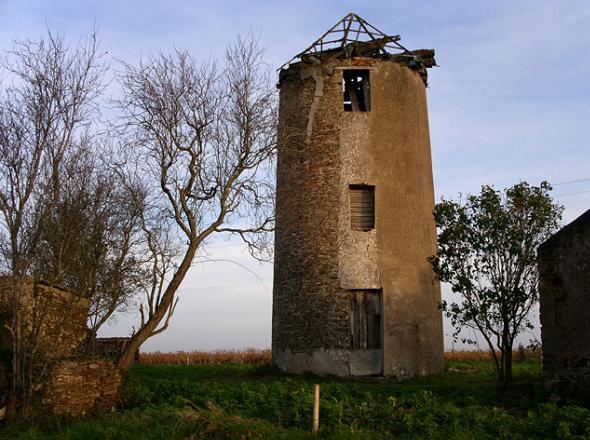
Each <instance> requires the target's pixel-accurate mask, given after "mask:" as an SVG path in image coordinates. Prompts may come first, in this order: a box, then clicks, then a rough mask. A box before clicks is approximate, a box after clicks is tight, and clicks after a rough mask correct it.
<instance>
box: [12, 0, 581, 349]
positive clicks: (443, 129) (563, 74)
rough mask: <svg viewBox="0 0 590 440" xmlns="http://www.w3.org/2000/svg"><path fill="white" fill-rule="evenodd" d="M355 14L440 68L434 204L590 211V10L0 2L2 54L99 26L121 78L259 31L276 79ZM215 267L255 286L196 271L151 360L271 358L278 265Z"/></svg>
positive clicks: (574, 2)
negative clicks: (537, 198) (462, 199)
mask: <svg viewBox="0 0 590 440" xmlns="http://www.w3.org/2000/svg"><path fill="white" fill-rule="evenodd" d="M351 11H353V12H356V13H358V14H359V15H360V16H361V17H363V18H365V19H366V20H367V21H369V22H370V23H372V24H373V25H375V26H376V27H378V28H379V29H381V30H382V31H384V32H386V33H388V34H399V35H401V37H402V43H403V44H404V45H405V46H406V47H408V48H410V49H418V48H435V50H436V59H437V62H438V64H439V65H440V67H438V68H433V69H431V70H430V78H429V83H430V85H429V90H428V100H429V116H430V127H431V144H432V156H433V168H434V170H433V171H434V178H435V190H436V194H437V199H438V198H440V197H441V196H445V197H450V196H456V195H457V193H459V192H462V193H469V192H476V191H478V190H479V188H480V186H481V185H482V184H494V185H495V186H496V187H498V188H504V187H506V186H509V185H512V184H514V183H516V182H518V181H520V180H527V181H528V182H529V183H532V184H538V183H539V182H540V181H541V180H548V181H549V182H552V183H555V184H556V185H555V191H554V195H555V197H556V199H557V200H558V201H559V202H560V203H562V204H563V205H565V207H566V210H565V213H564V223H567V222H569V221H571V220H573V219H574V218H575V217H577V216H578V215H580V214H581V213H582V212H584V211H585V210H586V209H589V208H590V148H589V146H588V139H590V118H589V117H590V53H589V52H590V43H588V42H589V41H590V2H588V1H585V0H560V1H557V0H556V1H541V0H536V1H529V0H526V1H519V0H514V1H498V0H495V1H487V0H486V1H473V0H471V1H454V0H447V1H414V2H409V1H404V2H402V1H396V0H393V1H392V0H388V1H334V0H327V1H326V0H324V1H310V0H298V1H294V2H278V1H275V2H271V1H269V0H257V1H254V0H241V1H224V0H218V1H216V2H201V1H187V0H175V1H174V2H169V3H168V4H165V2H162V1H152V0H143V1H136V0H132V1H125V0H119V1H113V0H86V1H79V0H78V1H75V0H47V1H26V0H21V1H17V0H0V51H4V50H7V49H9V48H10V46H11V41H12V39H14V38H21V37H31V38H34V37H37V36H39V35H41V34H42V33H43V32H44V30H45V29H46V28H47V27H49V28H50V29H51V30H52V31H53V32H60V33H63V34H65V36H66V38H68V39H70V40H76V39H78V38H80V37H81V36H83V35H86V34H88V33H89V32H90V31H91V30H92V28H93V26H94V24H96V26H97V28H98V30H99V39H100V41H101V47H102V49H104V50H105V51H108V57H109V58H110V60H111V64H112V65H113V66H116V60H117V59H123V60H126V61H130V62H135V61H137V60H139V59H141V58H142V57H145V56H146V55H147V54H149V53H150V52H154V51H164V52H167V51H170V50H172V49H173V48H174V47H178V48H184V49H188V50H189V51H191V52H192V54H193V55H194V56H195V57H196V58H203V59H207V58H210V57H220V56H221V55H222V54H223V51H224V48H225V46H226V45H227V44H228V43H229V42H232V41H233V40H235V38H236V36H237V35H239V34H242V35H243V34H246V33H248V32H254V33H255V34H259V35H260V39H261V42H262V44H263V45H264V47H266V60H267V62H268V63H269V64H270V65H271V66H272V67H273V68H276V67H278V66H280V65H281V64H282V63H284V62H285V61H287V60H288V59H290V58H291V57H292V56H293V55H295V54H296V53H298V52H299V51H301V50H302V49H304V48H305V47H307V46H308V45H309V44H311V43H312V42H313V41H314V40H315V39H316V38H317V37H319V36H320V35H321V34H322V33H323V32H324V31H325V30H327V29H328V28H329V27H330V26H332V25H333V24H334V23H335V22H336V21H337V20H339V19H340V18H341V17H342V16H344V15H345V14H346V13H348V12H351ZM584 179H585V180H584ZM577 180H581V181H579V182H574V183H566V182H571V181H577ZM212 258H216V259H231V260H234V261H235V262H237V263H239V264H241V265H245V266H246V267H248V268H249V269H250V270H251V271H253V272H255V273H256V275H257V276H254V275H253V274H252V273H251V272H249V271H246V270H244V269H242V268H241V267H240V266H237V265H235V264H232V263H205V264H197V265H195V267H194V268H193V269H192V270H191V273H190V274H189V277H188V279H187V280H186V282H185V284H184V285H183V287H182V289H181V292H180V293H181V300H180V304H179V306H178V309H177V312H176V316H175V317H174V318H173V320H172V321H173V322H172V323H171V326H170V328H169V330H168V331H167V332H165V333H163V334H162V335H160V336H158V337H156V338H153V339H152V340H150V341H148V342H147V343H146V345H145V347H144V348H145V349H146V350H158V349H159V350H163V351H174V350H189V349H215V348H242V347H268V346H270V324H271V300H272V266H271V265H270V264H266V265H259V264H258V263H256V262H253V261H251V260H250V259H249V258H248V256H247V253H246V252H244V251H243V250H242V249H241V248H240V246H239V245H238V244H237V243H234V242H231V241H230V242H219V243H216V245H215V248H214V249H213V252H212ZM130 322H131V318H130V317H127V316H121V317H119V319H118V321H117V322H116V323H115V324H114V325H113V326H111V327H109V328H107V329H106V331H105V334H108V335H116V334H125V333H128V331H129V328H130ZM446 332H447V333H448V332H449V330H448V329H447V330H446ZM447 345H450V342H449V341H448V340H447Z"/></svg>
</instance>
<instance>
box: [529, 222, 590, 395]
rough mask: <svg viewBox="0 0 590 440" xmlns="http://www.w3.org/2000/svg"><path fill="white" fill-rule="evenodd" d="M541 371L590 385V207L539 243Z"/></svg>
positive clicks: (561, 379) (550, 378)
mask: <svg viewBox="0 0 590 440" xmlns="http://www.w3.org/2000/svg"><path fill="white" fill-rule="evenodd" d="M538 262H539V294H540V312H541V338H542V343H543V371H544V373H545V377H546V379H547V380H548V381H549V382H567V383H571V384H576V385H582V384H583V385H584V387H585V388H588V387H589V386H590V210H588V211H586V212H585V213H584V214H582V215H581V216H580V217H578V218H577V219H576V220H574V221H573V222H572V223H570V224H569V225H567V226H566V227H564V228H563V229H562V230H560V231H559V232H557V233H556V234H555V235H553V236H552V237H551V238H550V239H549V240H547V241H546V242H545V243H543V244H542V245H541V246H540V247H539V258H538Z"/></svg>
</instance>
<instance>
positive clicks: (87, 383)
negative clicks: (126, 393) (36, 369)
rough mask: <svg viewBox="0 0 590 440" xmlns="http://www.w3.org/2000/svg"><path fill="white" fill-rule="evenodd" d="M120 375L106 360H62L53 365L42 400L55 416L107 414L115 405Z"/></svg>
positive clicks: (119, 386)
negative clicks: (103, 412)
mask: <svg viewBox="0 0 590 440" xmlns="http://www.w3.org/2000/svg"><path fill="white" fill-rule="evenodd" d="M120 388H121V373H120V372H119V370H118V368H117V367H116V365H115V364H114V363H113V362H112V361H110V360H107V359H98V360H80V361H65V362H61V363H59V364H58V365H56V366H55V367H54V369H53V371H52V373H51V377H50V379H49V381H48V383H47V385H46V386H45V388H44V390H43V397H42V401H43V404H44V405H45V406H46V407H47V408H48V410H49V411H50V412H51V413H52V414H55V415H57V416H64V415H67V416H74V417H76V416H84V415H87V414H90V413H92V412H93V411H96V410H98V411H110V410H111V409H113V408H115V407H116V406H117V403H118V396H119V391H120Z"/></svg>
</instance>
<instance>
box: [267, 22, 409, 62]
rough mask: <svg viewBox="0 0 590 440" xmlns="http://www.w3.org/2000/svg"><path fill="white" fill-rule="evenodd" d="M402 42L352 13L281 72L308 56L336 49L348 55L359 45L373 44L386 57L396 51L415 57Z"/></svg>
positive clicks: (295, 57) (397, 36)
mask: <svg viewBox="0 0 590 440" xmlns="http://www.w3.org/2000/svg"><path fill="white" fill-rule="evenodd" d="M400 40H401V38H400V36H399V35H386V34H385V33H383V32H381V31H380V30H379V29H377V28H376V27H375V26H373V25H372V24H370V23H368V22H367V21H366V20H364V19H362V18H361V17H359V16H358V15H357V14H355V13H354V12H350V13H349V14H347V15H346V16H345V17H344V18H342V19H341V20H339V21H338V23H336V24H335V25H334V26H332V27H331V28H330V29H328V30H327V31H326V32H325V33H324V34H323V35H322V36H321V37H320V38H318V39H317V40H316V41H314V42H313V44H311V46H309V47H307V48H306V49H305V50H303V51H302V52H300V53H298V54H297V55H295V56H294V57H293V58H291V59H290V60H289V61H287V62H286V63H285V64H283V65H282V66H281V67H280V68H279V70H280V69H284V68H285V67H288V66H289V65H290V64H291V63H292V62H293V60H296V59H301V58H302V57H304V56H306V55H314V54H317V53H321V52H325V51H328V50H334V49H341V50H342V51H344V52H345V53H347V52H346V50H345V49H346V48H348V47H349V46H351V45H352V46H353V45H355V44H357V43H371V44H373V45H375V46H376V49H377V50H378V51H379V52H381V53H382V54H384V55H385V54H389V53H390V52H389V51H394V52H398V53H400V52H401V53H403V54H407V55H411V56H413V54H412V53H411V52H410V51H409V50H408V49H406V48H405V47H404V46H402V45H401V44H400V43H399V41H400ZM388 50H389V51H388Z"/></svg>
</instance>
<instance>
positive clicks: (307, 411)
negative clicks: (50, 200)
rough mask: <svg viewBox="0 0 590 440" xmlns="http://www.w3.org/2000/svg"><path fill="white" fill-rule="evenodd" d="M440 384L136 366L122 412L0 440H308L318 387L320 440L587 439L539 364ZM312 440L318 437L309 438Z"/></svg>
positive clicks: (463, 373) (462, 375)
mask: <svg viewBox="0 0 590 440" xmlns="http://www.w3.org/2000/svg"><path fill="white" fill-rule="evenodd" d="M446 370H447V371H446V373H445V374H444V375H442V376H439V377H430V378H422V379H415V380H411V381H406V382H401V383H397V382H394V381H390V380H384V379H380V378H372V379H364V380H352V379H346V380H345V379H337V378H318V377H316V376H290V375H283V374H279V373H277V372H275V371H273V370H272V369H271V368H270V367H269V366H268V365H247V364H224V365H199V366H196V365H189V366H186V365H137V366H135V367H134V369H133V370H132V372H131V375H130V377H129V378H128V380H127V383H126V386H125V390H124V393H123V397H122V409H121V410H120V411H118V412H113V413H109V414H99V415H97V416H96V417H95V418H93V419H89V420H82V421H75V422H74V421H68V420H61V421H59V423H58V422H57V421H55V420H53V421H47V420H46V421H45V422H43V423H39V424H37V425H36V426H27V427H26V428H25V429H23V430H20V429H19V427H18V426H9V427H7V428H4V429H3V430H1V431H0V437H2V438H20V439H25V438H26V439H37V438H60V439H61V438H65V439H78V438H84V439H85V440H91V439H113V438H125V439H150V438H153V439H161V438H167V439H181V438H182V439H184V438H312V435H311V434H310V427H311V413H312V400H313V397H312V389H313V384H314V383H320V385H321V407H320V417H321V423H320V432H319V436H318V437H319V438H407V439H413V438H420V439H423V438H437V439H439V438H451V439H471V438H477V439H481V438H494V439H496V438H510V439H535V438H538V439H546V438H553V439H582V438H589V437H590V410H589V409H588V408H586V407H583V406H580V405H581V403H580V402H573V401H571V402H560V403H559V404H557V403H549V401H550V396H549V393H548V391H546V390H545V389H544V388H543V386H542V384H541V381H540V379H541V377H540V373H541V364H540V363H539V362H538V361H536V360H524V361H520V362H518V361H517V362H516V363H515V365H514V379H515V381H514V383H513V384H512V385H510V386H504V387H499V386H498V384H497V382H496V381H495V376H494V366H493V365H492V363H491V362H490V361H481V360H479V361H451V362H449V363H447V369H446ZM316 438H317V437H316Z"/></svg>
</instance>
